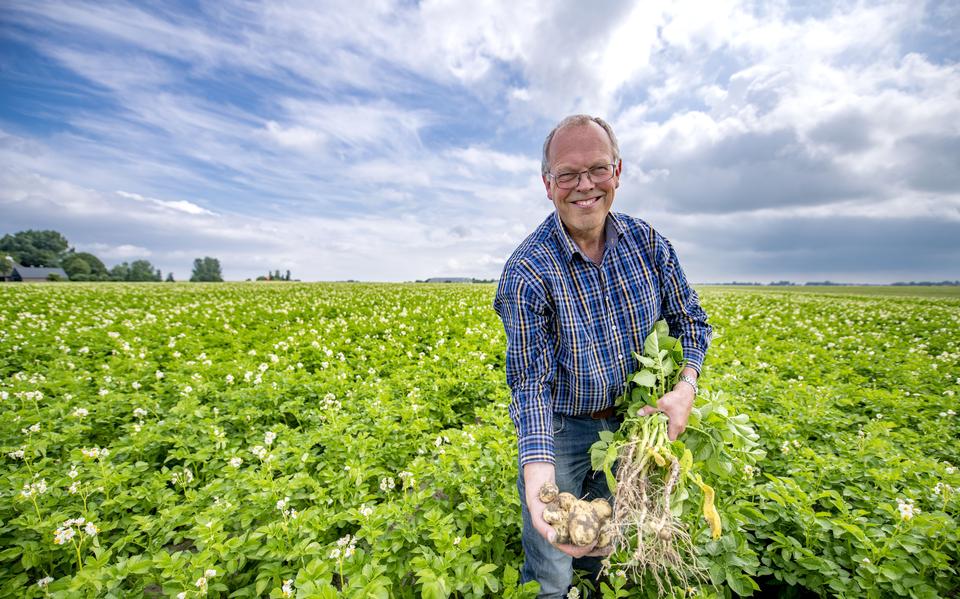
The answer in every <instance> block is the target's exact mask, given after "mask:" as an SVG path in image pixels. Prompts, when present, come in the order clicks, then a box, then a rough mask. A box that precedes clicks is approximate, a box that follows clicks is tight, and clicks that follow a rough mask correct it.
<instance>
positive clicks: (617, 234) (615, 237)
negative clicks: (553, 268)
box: [553, 210, 623, 262]
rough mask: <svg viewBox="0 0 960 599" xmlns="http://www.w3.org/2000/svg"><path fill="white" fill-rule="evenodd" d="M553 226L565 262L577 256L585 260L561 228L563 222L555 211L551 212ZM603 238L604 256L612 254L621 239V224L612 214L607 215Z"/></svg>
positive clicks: (562, 227) (571, 239) (578, 247)
mask: <svg viewBox="0 0 960 599" xmlns="http://www.w3.org/2000/svg"><path fill="white" fill-rule="evenodd" d="M553 224H554V227H555V228H556V233H557V238H558V239H559V241H560V247H561V248H562V250H563V254H564V256H566V258H567V262H569V261H571V260H573V257H574V256H575V255H577V254H579V255H580V257H581V258H583V259H586V258H585V257H584V255H583V252H581V251H580V246H578V245H577V243H576V242H575V241H574V240H573V238H572V237H570V234H569V233H567V230H566V229H565V228H564V226H563V221H561V220H560V215H559V214H558V213H557V211H556V210H554V211H553ZM604 236H605V240H604V254H606V253H607V252H612V251H613V249H614V248H615V247H617V242H618V241H620V238H621V237H623V224H622V223H621V222H620V220H619V219H618V218H617V214H616V213H614V212H610V213H608V214H607V219H606V224H605V226H604Z"/></svg>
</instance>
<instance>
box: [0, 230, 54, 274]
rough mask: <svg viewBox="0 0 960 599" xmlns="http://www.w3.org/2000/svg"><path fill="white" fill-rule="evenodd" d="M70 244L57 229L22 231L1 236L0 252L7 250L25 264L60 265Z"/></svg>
mask: <svg viewBox="0 0 960 599" xmlns="http://www.w3.org/2000/svg"><path fill="white" fill-rule="evenodd" d="M69 246H70V244H69V243H68V242H67V239H66V238H65V237H64V236H63V235H61V234H60V233H58V232H56V231H34V230H33V229H30V230H28V231H20V232H18V233H14V234H13V235H4V236H3V237H2V238H0V252H5V253H6V254H9V255H10V256H12V257H13V259H14V260H16V261H17V262H18V263H20V264H22V265H24V266H60V259H61V258H63V256H64V255H65V254H66V251H67V248H68V247H69Z"/></svg>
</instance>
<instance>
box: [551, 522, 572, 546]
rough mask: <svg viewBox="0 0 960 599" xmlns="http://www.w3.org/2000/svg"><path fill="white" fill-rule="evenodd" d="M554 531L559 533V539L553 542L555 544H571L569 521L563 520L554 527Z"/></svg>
mask: <svg viewBox="0 0 960 599" xmlns="http://www.w3.org/2000/svg"><path fill="white" fill-rule="evenodd" d="M553 530H555V531H557V538H555V539H554V540H553V542H554V544H557V545H560V544H567V543H569V542H570V530H569V527H568V526H567V520H566V519H564V520H561V521H560V522H557V523H556V524H554V525H553Z"/></svg>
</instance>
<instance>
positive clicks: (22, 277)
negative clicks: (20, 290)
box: [0, 264, 70, 283]
mask: <svg viewBox="0 0 960 599" xmlns="http://www.w3.org/2000/svg"><path fill="white" fill-rule="evenodd" d="M51 275H52V276H53V277H56V280H60V281H69V280H70V277H68V276H67V273H66V272H65V271H64V270H63V269H62V268H59V267H56V268H51V267H48V266H20V265H19V264H14V265H13V271H12V272H11V273H10V274H9V275H7V276H5V277H2V278H0V281H17V282H27V283H29V282H38V281H50V280H51V279H52V277H51Z"/></svg>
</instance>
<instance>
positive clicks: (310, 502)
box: [0, 283, 960, 598]
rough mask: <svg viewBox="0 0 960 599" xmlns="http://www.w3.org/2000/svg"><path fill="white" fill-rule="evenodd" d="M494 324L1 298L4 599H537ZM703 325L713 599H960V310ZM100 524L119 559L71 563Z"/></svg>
mask: <svg viewBox="0 0 960 599" xmlns="http://www.w3.org/2000/svg"><path fill="white" fill-rule="evenodd" d="M492 296H493V288H492V287H490V286H480V285H466V286H460V285H450V286H416V285H359V284H356V285H347V284H329V285H305V284H298V283H291V284H290V285H282V286H274V285H252V284H247V285H244V284H226V285H215V286H194V285H186V284H171V285H162V286H161V285H153V286H150V285H134V284H125V285H105V286H92V285H89V286H88V285H77V286H71V285H55V286H54V285H50V286H44V285H36V286H30V285H21V286H15V285H6V286H0V409H2V410H3V415H4V418H3V419H2V421H0V472H2V474H3V480H4V482H5V492H4V493H2V494H0V596H18V597H20V596H25V597H42V596H45V594H46V592H49V594H50V595H51V596H55V597H75V596H81V597H82V596H104V597H109V596H113V597H139V596H147V597H158V596H165V597H173V596H176V595H177V594H178V593H180V592H187V593H188V596H189V597H191V598H193V597H196V596H197V594H198V592H199V591H198V589H199V587H198V586H197V582H199V580H200V579H201V578H207V581H206V588H207V591H208V596H211V597H227V596H236V597H259V596H270V597H277V598H279V597H282V596H283V589H284V587H285V583H286V582H287V581H290V582H289V585H288V586H287V587H286V588H289V589H291V590H292V593H293V594H299V596H302V597H330V598H334V597H400V598H413V597H420V596H424V595H426V594H428V593H430V594H434V595H435V596H439V595H442V594H444V593H446V596H448V597H479V596H486V597H515V598H518V597H533V596H535V595H536V584H535V583H528V584H527V585H525V586H524V585H521V584H520V582H519V576H518V573H517V572H518V569H519V568H520V565H521V563H522V556H521V548H520V508H519V499H518V497H517V492H516V460H517V456H516V439H515V435H514V430H513V426H512V424H511V423H510V421H509V417H508V416H507V409H506V406H507V403H508V402H509V390H508V389H507V387H506V384H505V382H504V373H503V356H504V335H503V331H502V328H501V325H500V322H499V320H498V319H497V317H496V314H495V313H494V312H493V311H492V309H491V308H490V304H491V301H492ZM701 298H702V300H703V302H704V305H705V307H706V308H707V310H708V313H709V314H710V315H711V320H712V323H713V324H714V327H715V328H716V330H717V331H718V333H719V336H718V337H717V338H716V339H715V340H714V343H713V346H712V348H711V353H710V357H709V358H708V362H707V365H706V367H705V371H704V375H703V377H702V378H701V391H702V393H701V401H700V402H699V403H698V405H697V412H696V413H695V414H696V416H697V418H699V422H700V423H699V424H696V423H694V422H691V426H692V427H693V426H696V427H698V428H701V429H702V430H704V431H714V432H713V433H710V439H707V438H706V437H704V436H703V435H699V434H698V433H696V432H693V431H692V430H689V429H688V432H687V433H686V434H684V435H683V436H682V437H681V438H680V440H679V443H681V444H682V446H683V447H684V448H685V449H690V451H691V454H696V455H698V456H701V458H700V460H701V461H709V460H710V458H703V457H702V456H703V455H706V454H707V453H708V452H710V451H716V449H715V448H716V447H720V448H722V450H723V451H731V452H732V453H731V457H730V458H724V460H721V461H720V463H723V462H724V461H726V462H732V463H733V464H734V467H732V468H730V469H729V470H727V469H724V468H721V469H720V470H719V471H717V472H710V471H709V470H708V471H705V472H704V471H701V472H700V474H701V476H702V477H703V478H704V479H705V480H709V481H711V484H712V485H713V487H714V488H715V490H716V498H717V500H716V504H717V508H718V510H719V512H720V514H721V517H722V519H723V525H724V527H723V536H722V537H721V538H720V539H719V540H717V541H714V540H712V539H710V536H709V527H708V526H707V525H706V523H705V522H704V520H703V518H702V516H701V515H700V514H699V513H698V511H697V510H696V509H693V510H690V511H689V513H690V514H691V520H689V522H690V525H691V527H692V528H691V534H692V535H693V536H694V538H695V539H696V540H697V545H698V547H700V559H701V560H703V561H704V563H707V564H709V567H708V571H709V574H708V576H709V584H705V585H700V586H698V593H699V594H698V595H697V596H698V597H721V596H723V597H729V596H731V595H733V594H743V595H746V594H749V593H750V592H751V591H752V589H754V588H755V585H756V586H759V587H760V589H761V591H762V592H763V593H764V594H765V595H767V596H777V595H784V596H790V595H791V594H793V595H794V596H802V595H803V594H807V595H810V594H812V595H818V596H845V597H871V596H875V597H891V596H911V594H912V596H914V597H925V596H951V593H954V594H955V593H956V589H957V588H958V574H957V567H958V543H960V539H958V534H960V533H958V526H957V519H958V513H960V502H958V498H957V494H956V489H957V488H960V474H958V473H957V472H956V468H955V466H954V464H960V446H958V444H957V443H955V442H954V440H955V439H956V438H958V437H960V421H958V420H957V416H956V414H955V413H954V414H951V413H950V411H951V410H954V411H956V396H955V394H956V392H957V391H960V381H958V380H957V379H958V378H960V372H958V369H957V363H958V361H960V360H958V357H960V345H958V344H960V340H958V338H957V335H956V334H955V332H956V330H957V329H958V328H960V302H958V301H957V300H955V299H954V300H950V299H938V300H915V299H902V298H894V299H890V298H855V297H853V298H837V297H823V296H817V295H799V294H796V295H792V294H790V293H772V292H766V293H763V294H760V293H750V292H726V291H722V290H721V291H711V290H706V291H704V292H703V293H701ZM658 345H663V346H665V345H664V344H660V342H659V340H658ZM639 349H640V348H638V351H639ZM661 349H662V347H661ZM251 352H252V353H251ZM714 400H716V401H714ZM721 408H722V409H721ZM742 414H746V415H748V416H749V419H750V422H751V423H752V424H753V426H754V427H755V428H756V429H757V432H758V433H759V435H760V438H759V439H758V440H757V441H758V442H759V446H757V447H754V448H752V449H751V450H750V451H753V450H757V449H762V450H764V451H765V452H766V455H765V457H764V458H763V459H761V460H760V461H759V462H758V463H757V464H756V465H755V466H754V467H753V468H751V469H744V468H743V467H742V466H741V464H744V463H745V462H746V461H747V460H749V459H750V458H748V457H745V456H742V455H741V454H739V453H738V451H739V450H738V449H737V444H736V443H737V439H739V438H742V437H743V436H744V435H743V434H742V433H743V431H742V430H740V429H739V428H738V426H737V425H739V424H742V418H741V416H742ZM941 414H942V415H941ZM878 415H879V416H880V417H879V418H878ZM860 431H862V434H860ZM267 432H271V433H274V434H275V437H268V436H267ZM714 435H716V436H714ZM268 438H269V439H270V442H268V441H267V439H268ZM258 446H259V447H261V448H262V452H261V450H260V449H258ZM678 447H679V446H678ZM744 447H746V446H744ZM94 449H96V450H97V451H96V452H95V451H94ZM103 449H107V450H108V451H107V452H106V453H104V452H103V451H102V450H103ZM741 449H743V448H741ZM84 450H86V452H85V451H84ZM20 452H22V454H21V453H20ZM258 456H259V457H258ZM234 458H239V460H240V461H239V462H237V461H234V462H232V463H231V460H234ZM188 472H189V474H188ZM391 479H392V480H391ZM41 483H42V484H41ZM938 484H939V487H938V486H937V485H938ZM74 485H75V486H74ZM71 487H73V491H74V492H71ZM41 489H42V491H41ZM686 493H687V499H684V501H689V502H692V505H694V506H697V505H699V503H700V500H701V493H700V491H699V488H698V487H696V486H695V485H694V486H689V487H688V488H687V489H686ZM287 498H289V499H287ZM898 500H901V501H903V502H904V503H903V504H902V505H904V506H907V505H912V506H913V507H912V508H907V507H904V508H900V507H899V505H901V504H899V503H898ZM908 500H909V501H908ZM279 502H283V503H279ZM909 502H912V503H909ZM901 509H902V510H903V511H904V512H907V511H909V510H910V509H913V510H914V511H913V513H912V515H911V517H910V518H909V519H904V518H903V516H902V515H901ZM79 517H83V518H85V522H91V523H93V525H94V526H96V527H97V531H96V534H95V535H86V536H83V535H84V534H85V533H80V532H75V534H74V537H73V538H72V539H69V540H66V542H65V543H63V544H56V543H55V542H54V540H55V533H56V532H57V530H58V529H60V528H62V527H63V526H64V523H65V521H67V520H70V519H76V518H79ZM84 527H85V524H84V526H80V527H79V529H83V528H84ZM73 528H75V529H77V528H78V527H77V526H74V527H73ZM80 541H82V542H80ZM74 542H78V544H76V545H74V544H73V543H74ZM341 543H342V544H341ZM351 547H352V549H350V548H351ZM347 549H350V551H349V555H347V553H348V552H347ZM78 550H79V562H78ZM334 550H339V554H338V557H336V558H334V557H332V555H333V553H334ZM864 558H866V559H867V560H868V561H866V562H865V561H864ZM80 564H82V566H83V567H82V569H81V568H80ZM207 570H215V571H216V573H215V574H213V575H211V576H209V577H206V576H205V573H206V571H207ZM47 576H49V577H51V578H52V580H51V581H50V582H49V586H48V587H47V588H46V589H45V590H44V589H42V588H41V587H39V586H38V584H37V583H38V582H39V581H40V580H43V579H45V578H46V577H47ZM597 588H598V589H599V590H600V592H601V594H602V596H608V597H644V596H649V594H648V593H646V591H644V590H643V589H642V588H641V587H636V586H631V585H629V584H627V583H626V582H625V580H623V579H621V578H620V577H618V576H617V575H616V572H614V573H612V575H611V576H610V577H609V578H608V579H606V580H603V581H601V582H600V583H599V584H597ZM901 591H902V592H901ZM677 596H679V595H677Z"/></svg>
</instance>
